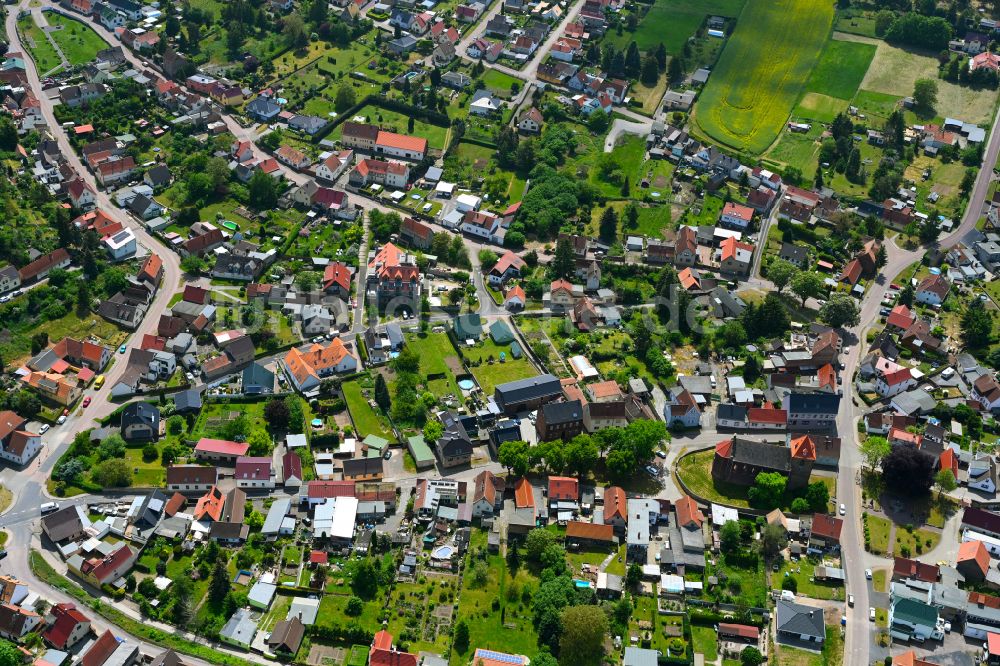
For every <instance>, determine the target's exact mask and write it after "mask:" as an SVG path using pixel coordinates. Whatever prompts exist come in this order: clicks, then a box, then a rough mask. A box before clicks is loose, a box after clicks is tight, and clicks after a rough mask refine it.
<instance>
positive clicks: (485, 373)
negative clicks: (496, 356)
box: [472, 355, 538, 395]
mask: <svg viewBox="0 0 1000 666" xmlns="http://www.w3.org/2000/svg"><path fill="white" fill-rule="evenodd" d="M537 374H538V371H537V370H535V367H534V366H533V365H531V363H529V362H528V361H526V360H525V359H524V358H523V357H522V358H519V359H517V360H513V359H511V358H510V355H508V356H507V360H506V361H504V362H503V363H500V362H499V361H498V362H494V363H483V364H482V365H479V366H476V367H474V368H472V376H473V377H475V378H476V382H477V383H478V384H479V387H480V388H481V389H483V393H485V394H486V395H493V389H495V388H496V387H497V384H505V383H507V382H512V381H514V380H516V379H525V378H526V377H534V376H535V375H537Z"/></svg>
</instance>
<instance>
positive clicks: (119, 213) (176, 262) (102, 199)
mask: <svg viewBox="0 0 1000 666" xmlns="http://www.w3.org/2000/svg"><path fill="white" fill-rule="evenodd" d="M27 4H28V3H27V2H22V4H21V5H20V6H19V7H18V8H13V7H12V8H11V10H9V11H8V13H7V20H6V26H5V27H6V31H7V35H8V39H9V43H10V49H11V50H12V51H22V52H25V53H26V52H27V51H26V49H25V48H24V46H23V45H22V43H21V40H20V37H19V35H18V34H17V29H16V25H17V15H18V11H17V9H22V10H24V9H26V8H27ZM24 66H25V71H26V73H27V76H28V83H29V86H30V88H31V91H32V93H33V94H34V95H35V97H36V98H37V99H38V100H39V102H40V104H41V111H42V116H43V117H44V118H45V122H46V123H47V124H48V126H49V128H50V130H51V132H52V134H53V137H54V138H55V140H56V141H57V143H58V144H59V148H60V150H61V151H62V154H63V155H64V156H65V157H66V159H67V161H68V162H69V164H70V166H71V167H73V170H74V171H76V173H77V174H79V176H80V177H81V178H83V179H84V181H86V182H87V184H88V185H90V187H91V188H92V189H93V190H94V191H95V192H96V193H97V194H96V199H97V206H98V207H99V208H100V209H101V210H103V211H104V212H105V213H106V214H107V215H108V216H109V217H111V218H112V219H114V220H116V221H118V222H120V223H121V224H122V225H124V226H127V227H130V228H131V229H132V231H133V232H134V233H135V236H136V239H137V240H138V242H139V243H140V244H142V245H143V246H145V247H146V248H148V249H149V250H150V251H152V252H156V253H157V254H158V255H159V256H160V259H162V260H163V281H162V283H161V285H160V289H159V291H158V292H157V294H156V296H155V297H154V299H153V302H152V304H151V305H150V307H149V310H148V312H147V314H146V317H145V319H143V321H142V323H141V324H140V325H139V327H138V329H137V330H136V331H135V333H134V334H133V336H132V337H133V339H138V338H141V337H142V335H143V334H145V333H151V332H154V331H155V330H156V326H157V322H158V321H159V318H160V315H161V314H163V313H164V312H165V311H166V309H167V302H168V301H169V300H170V296H171V295H172V294H173V293H174V292H175V291H176V290H177V287H178V285H179V284H180V279H181V273H182V271H181V267H180V259H179V257H178V256H177V255H176V254H175V253H174V252H173V251H172V250H170V249H168V248H166V247H164V246H162V245H161V244H160V242H159V241H158V240H156V239H155V238H154V237H153V236H151V235H150V234H149V233H148V232H147V231H146V229H145V227H144V226H142V225H141V224H138V223H137V222H136V221H135V220H134V219H133V218H131V217H130V216H129V215H127V214H126V213H125V212H124V211H123V210H121V209H120V208H118V206H117V205H115V203H114V202H113V201H111V199H110V197H109V196H108V194H107V192H105V191H103V190H101V189H100V188H99V187H98V185H97V182H96V180H95V179H94V177H93V175H92V174H91V173H90V171H89V170H88V169H87V168H86V167H85V166H84V165H83V163H82V162H81V160H80V158H79V156H77V154H76V152H75V151H74V150H73V147H72V146H71V145H70V142H69V138H68V137H67V136H66V133H65V132H64V131H63V129H62V127H60V125H59V123H58V121H57V120H56V117H55V113H54V112H53V107H52V101H51V100H50V99H49V96H48V95H46V94H45V93H44V91H43V90H42V86H41V83H40V82H39V78H38V72H37V70H36V69H35V65H34V63H33V62H32V60H31V59H30V58H25V59H24ZM94 316H95V317H96V316H97V315H94ZM124 360H125V359H124V358H123V357H122V356H119V355H117V354H116V361H117V362H116V363H115V364H114V365H113V366H112V367H111V368H110V369H108V370H107V371H106V372H105V373H104V374H105V377H106V378H107V381H106V383H105V385H104V388H103V389H102V390H100V391H92V392H90V393H89V394H90V395H91V396H92V402H91V404H90V406H89V407H87V408H86V409H83V410H82V411H78V412H77V414H76V416H75V417H74V419H75V421H76V423H77V424H78V425H79V426H80V429H82V428H84V427H88V426H89V425H90V423H91V422H92V421H93V420H94V419H97V418H101V417H103V416H106V415H107V414H110V413H111V412H112V411H114V408H115V406H114V405H112V404H110V403H109V402H108V399H107V398H108V396H109V395H110V390H111V386H113V385H114V383H115V381H117V379H118V378H119V377H121V375H122V373H123V372H124V371H125V362H124ZM70 423H71V421H67V423H66V424H64V426H63V427H61V428H58V430H59V431H61V432H62V433H67V432H69V431H71V430H73V428H71V427H70ZM57 439H58V436H57ZM46 443H47V444H48V447H49V449H50V450H51V448H52V440H51V438H50V439H49V441H47V442H46Z"/></svg>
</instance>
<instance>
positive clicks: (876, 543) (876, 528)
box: [868, 514, 891, 554]
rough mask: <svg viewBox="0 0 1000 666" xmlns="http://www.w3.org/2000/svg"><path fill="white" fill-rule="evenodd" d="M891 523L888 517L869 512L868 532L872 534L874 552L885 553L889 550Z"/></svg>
mask: <svg viewBox="0 0 1000 666" xmlns="http://www.w3.org/2000/svg"><path fill="white" fill-rule="evenodd" d="M890 525H891V523H890V522H889V519H888V518H880V517H879V516H873V515H871V514H868V532H869V534H870V535H871V543H872V552H873V553H876V554H883V553H886V552H888V550H889V527H890Z"/></svg>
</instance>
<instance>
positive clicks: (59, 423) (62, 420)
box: [56, 414, 66, 425]
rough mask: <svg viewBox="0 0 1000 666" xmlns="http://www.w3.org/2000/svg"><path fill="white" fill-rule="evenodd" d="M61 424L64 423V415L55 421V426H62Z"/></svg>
mask: <svg viewBox="0 0 1000 666" xmlns="http://www.w3.org/2000/svg"><path fill="white" fill-rule="evenodd" d="M63 423H66V415H65V414H60V415H59V418H57V419H56V425H62V424H63Z"/></svg>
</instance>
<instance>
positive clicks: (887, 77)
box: [861, 42, 997, 125]
mask: <svg viewBox="0 0 1000 666" xmlns="http://www.w3.org/2000/svg"><path fill="white" fill-rule="evenodd" d="M917 79H933V80H934V81H935V82H936V83H937V85H938V94H937V105H936V106H935V108H934V112H935V115H937V116H940V117H951V118H960V119H962V120H964V121H966V122H969V123H976V124H982V125H986V124H989V122H990V121H991V120H992V119H993V111H994V109H995V107H996V101H997V91H996V90H976V89H973V88H970V87H969V86H960V85H958V84H956V83H949V82H948V81H942V80H940V79H938V61H937V58H936V57H934V56H929V55H922V54H920V53H914V52H912V51H906V50H904V49H900V48H896V47H894V46H889V45H888V44H886V43H884V42H883V43H880V44H879V45H878V48H877V49H876V51H875V58H874V59H873V60H872V63H871V66H870V67H869V68H868V73H867V74H865V78H864V80H863V81H862V82H861V87H862V88H863V89H864V90H871V91H874V92H879V93H885V94H886V95H895V96H897V97H906V96H909V95H912V94H913V84H914V83H915V82H916V81H917Z"/></svg>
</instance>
